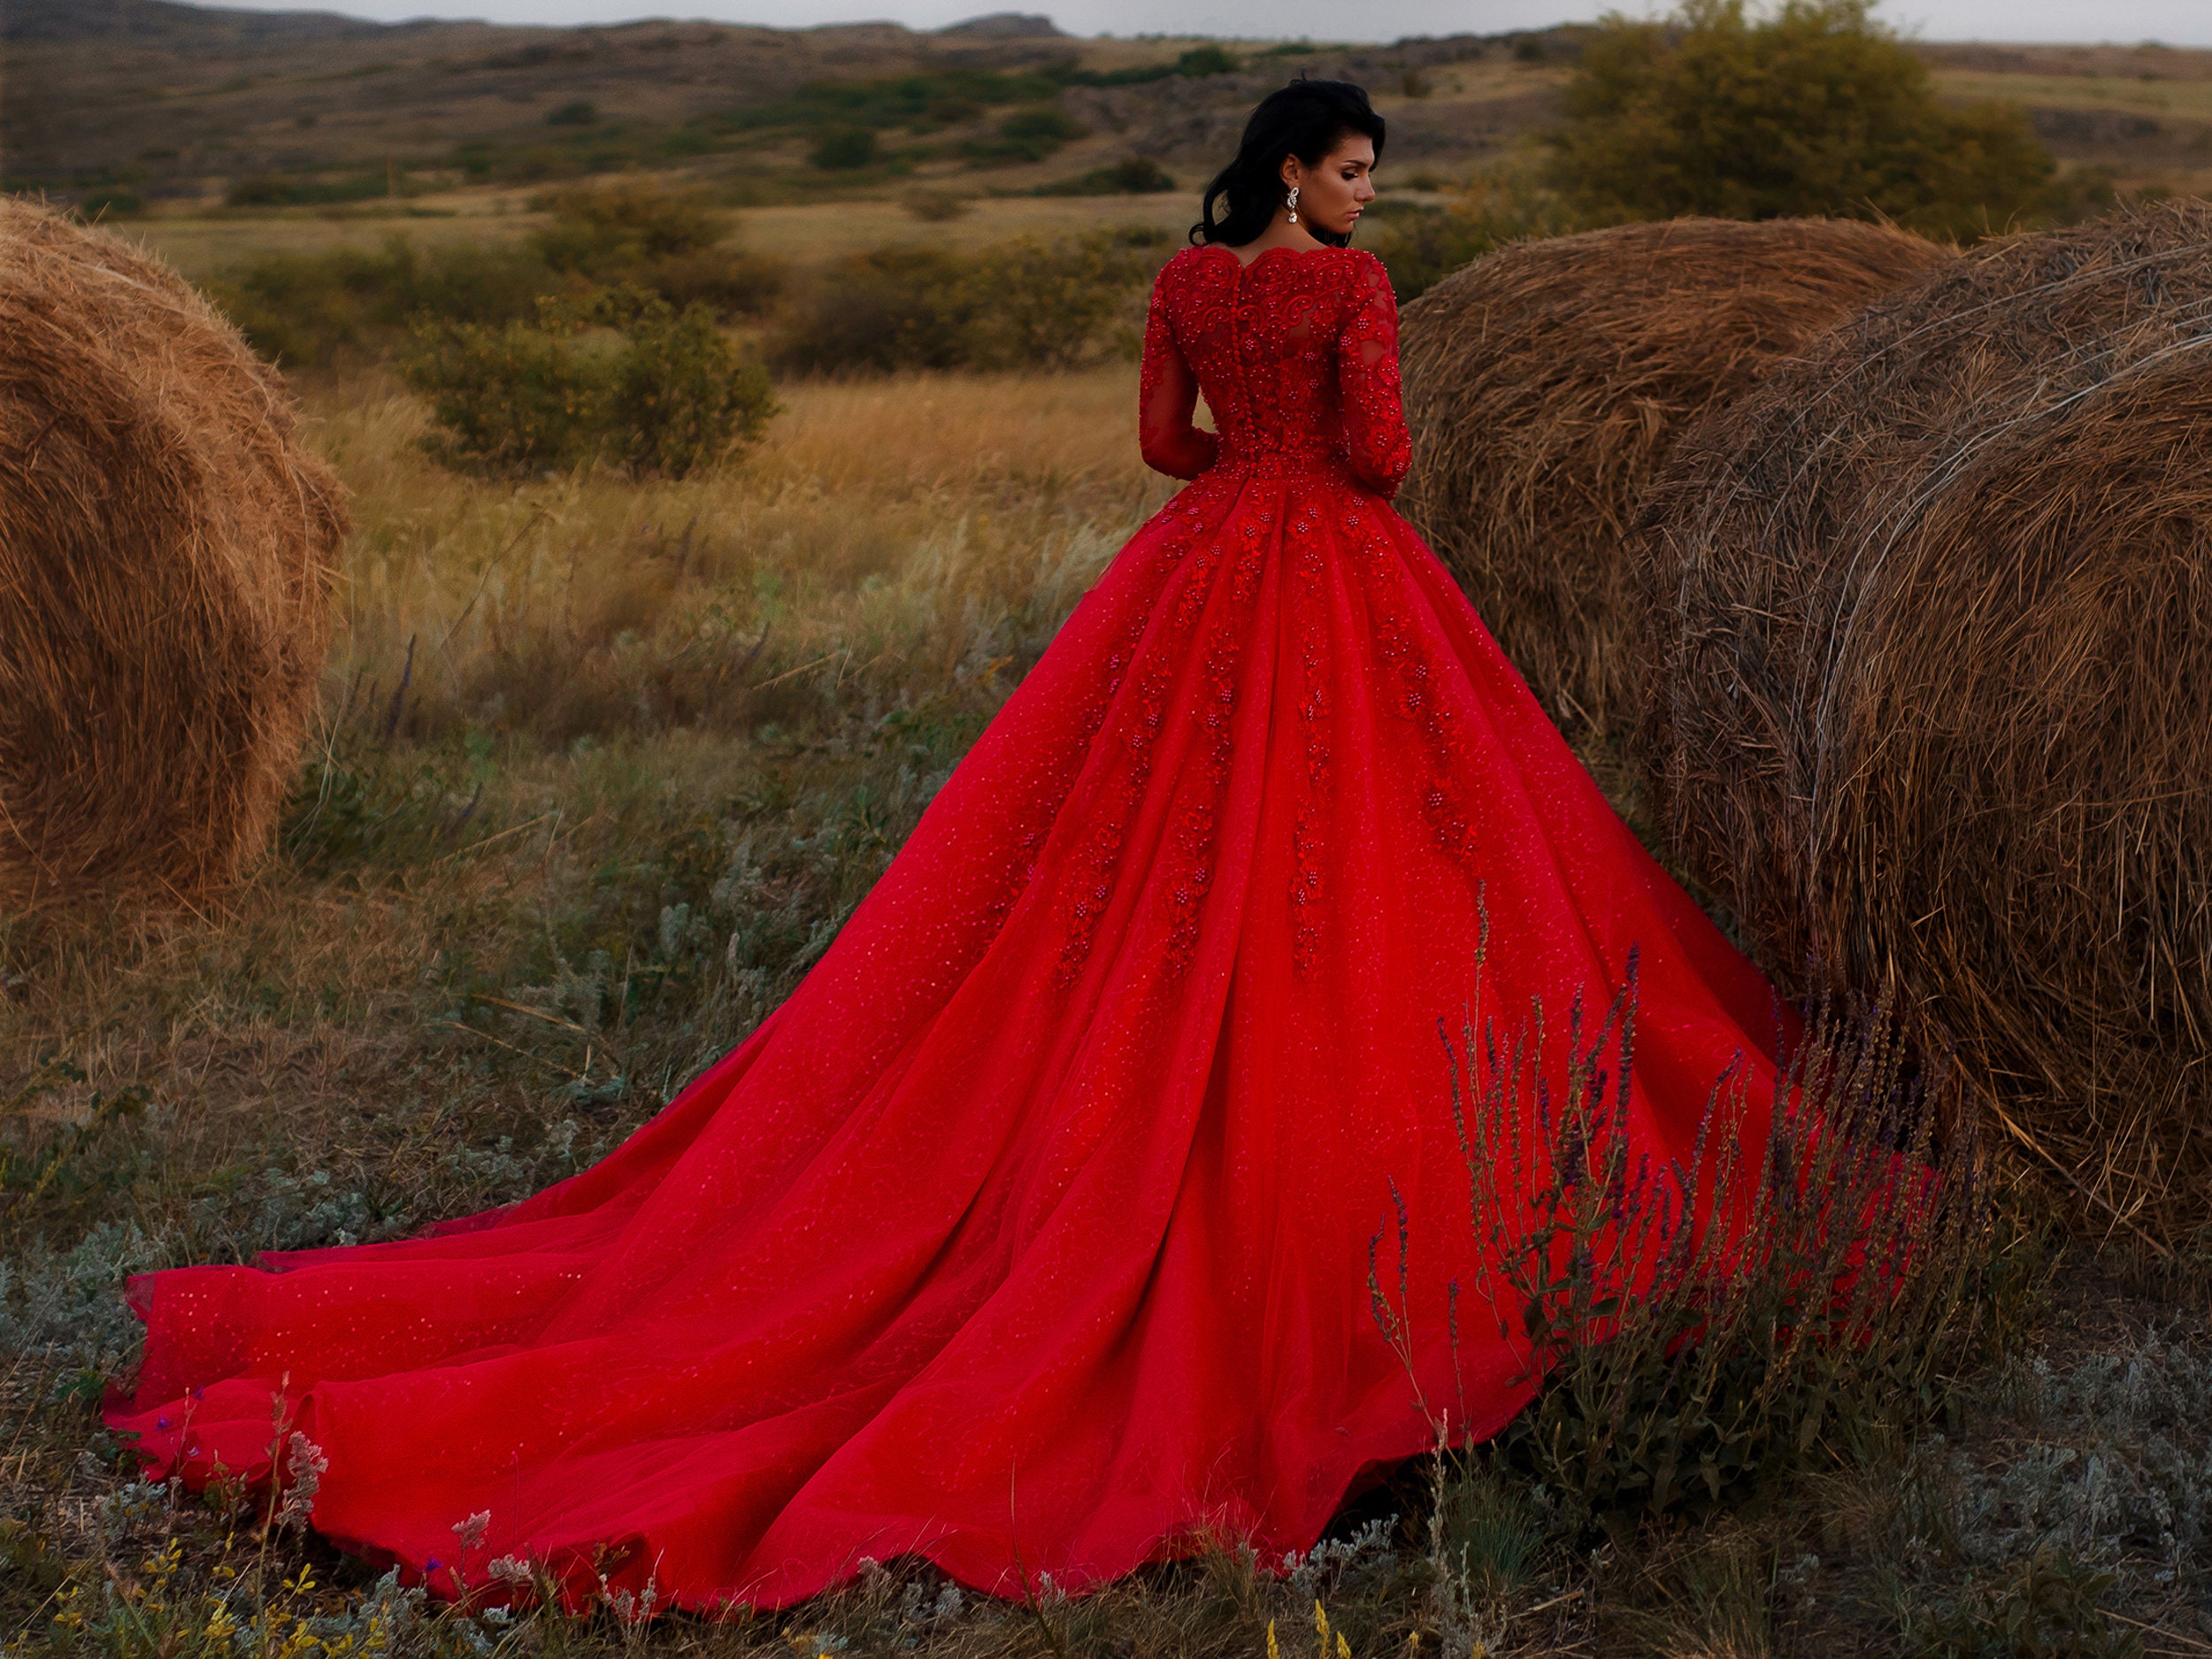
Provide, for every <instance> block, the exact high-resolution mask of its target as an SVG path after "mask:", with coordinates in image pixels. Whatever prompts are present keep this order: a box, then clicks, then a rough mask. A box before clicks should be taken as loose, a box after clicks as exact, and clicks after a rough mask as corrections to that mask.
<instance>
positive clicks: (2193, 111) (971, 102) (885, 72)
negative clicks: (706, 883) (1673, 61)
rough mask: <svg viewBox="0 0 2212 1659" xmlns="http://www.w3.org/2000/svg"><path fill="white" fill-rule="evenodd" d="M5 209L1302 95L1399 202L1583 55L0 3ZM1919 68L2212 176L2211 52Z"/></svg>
mask: <svg viewBox="0 0 2212 1659" xmlns="http://www.w3.org/2000/svg"><path fill="white" fill-rule="evenodd" d="M0 16H4V31H5V39H6V42H7V64H6V73H5V74H4V75H0V185H4V186H5V187H6V188H18V189H22V188H29V189H45V190H53V191H56V192H58V193H61V194H63V195H65V196H67V195H80V196H81V195H85V194H91V193H97V192H101V191H110V192H113V191H123V192H127V193H128V194H129V195H131V196H136V197H138V198H139V199H140V200H141V201H142V202H146V203H158V202H160V201H163V200H165V199H175V200H194V201H207V200H211V199H219V198H221V197H222V196H224V195H225V194H226V193H235V194H238V197H239V199H240V200H242V201H250V202H258V203H264V204H283V203H295V204H332V205H340V204H344V203H346V202H349V201H352V200H357V199H364V198H365V197H368V196H384V195H386V194H387V193H388V192H391V191H396V192H397V193H398V194H401V195H405V194H408V193H410V192H421V191H427V190H432V189H435V188H445V187H449V186H451V185H456V184H460V183H464V182H470V181H477V182H493V183H509V184H517V183H520V184H529V183H534V181H537V180H553V179H561V178H567V177H574V176H578V175H580V174H584V173H606V172H611V171H618V170H622V169H626V168H654V169H660V168H671V167H675V168H684V169H687V170H690V171H693V172H695V173H698V174H699V175H701V176H702V178H703V180H706V181H708V182H711V183H713V184H715V185H716V187H717V188H718V190H719V191H720V192H721V193H722V194H724V195H725V196H726V199H728V200H732V201H737V200H767V199H780V198H795V197H797V196H809V197H817V198H818V197H819V196H822V195H823V194H825V193H828V192H838V191H842V192H847V193H850V192H853V191H863V192H864V191H869V190H874V191H878V192H880V191H881V190H882V189H883V188H886V187H887V186H889V185H890V184H892V183H893V182H894V181H895V180H899V179H902V178H905V177H907V176H909V175H912V176H916V177H923V178H931V177H935V178H945V177H955V178H956V179H960V180H967V179H969V178H970V177H971V175H973V180H972V182H973V184H974V186H976V187H977V188H983V187H991V188H1010V189H1022V188H1029V187H1031V186H1032V185H1035V184H1038V183H1041V182H1047V181H1048V180H1050V179H1051V178H1053V177H1058V176H1065V175H1068V174H1071V173H1081V172H1084V171H1087V170H1096V169H1101V168H1105V167H1109V166H1111V165H1115V164H1118V163H1120V162H1122V161H1125V160H1127V159H1130V158H1133V157H1135V158H1143V159H1146V160H1149V161H1152V162H1155V163H1157V164H1164V165H1166V166H1167V167H1168V168H1169V169H1170V171H1171V173H1174V174H1175V175H1176V176H1178V177H1180V178H1186V179H1187V178H1190V177H1191V176H1193V175H1194V174H1196V173H1201V172H1202V171H1204V170H1206V169H1209V168H1210V167H1212V166H1214V165H1218V164H1219V161H1220V160H1221V158H1222V157H1224V156H1225V154H1226V152H1227V150H1228V147H1229V146H1230V145H1231V144H1233V142H1234V141H1235V137H1236V134H1237V131H1238V129H1239V127H1240V126H1241V125H1242V122H1243V119H1244V116H1245V113H1246V111H1248V110H1249V109H1250V108H1251V105H1252V104H1253V102H1254V101H1255V100H1256V99H1257V98H1258V97H1260V96H1263V94H1264V93H1265V92H1267V91H1268V90H1269V89H1271V88H1273V87H1277V86H1279V85H1281V84H1282V82H1283V81H1284V80H1285V79H1286V78H1287V77H1288V76H1289V75H1290V74H1292V73H1311V74H1317V75H1333V76H1342V77H1346V78H1348V79H1351V80H1355V81H1359V82H1361V83H1362V84H1363V85H1364V86H1366V87H1367V88H1369V89H1370V90H1371V92H1372V93H1374V95H1375V96H1376V99H1377V103H1378V106H1379V107H1380V108H1381V109H1382V110H1383V111H1385V113H1386V115H1387V116H1388V118H1389V120H1390V124H1391V130H1390V144H1389V154H1388V161H1389V165H1391V167H1392V169H1393V173H1394V176H1395V177H1400V178H1402V177H1406V176H1408V175H1409V173H1417V172H1419V171H1420V170H1421V169H1422V168H1423V167H1425V166H1426V165H1428V164H1429V163H1430V162H1431V161H1432V160H1434V161H1440V162H1444V163H1447V164H1455V163H1459V162H1463V161H1472V160H1475V159H1479V158H1480V157H1485V156H1490V155H1495V154H1497V153H1499V152H1500V151H1501V150H1504V149H1505V148H1507V147H1509V146H1510V145H1512V144H1514V143H1516V142H1518V141H1519V140H1520V139H1521V138H1523V137H1524V136H1525V135H1526V134H1528V133H1529V132H1530V131H1531V129H1532V128H1534V127H1539V126H1541V125H1542V124H1544V123H1545V122H1547V121H1549V120H1551V119H1554V118H1555V114H1556V111H1557V97H1558V92H1559V88H1560V87H1561V86H1562V85H1563V82H1564V81H1565V79H1566V78H1567V76H1568V74H1569V73H1570V72H1571V68H1572V65H1573V64H1574V62H1575V61H1576V59H1577V58H1578V54H1579V50H1580V42H1581V39H1582V35H1583V34H1584V32H1585V31H1584V30H1582V29H1581V28H1578V27H1559V28H1554V29H1548V30H1541V31H1535V32H1521V33H1517V34H1511V35H1492V36H1478V35H1450V36H1446V37H1442V38H1438V39H1429V38H1420V39H1408V40H1402V41H1399V42H1395V43H1394V44H1392V45H1388V46H1325V45H1323V46H1314V45H1307V44H1302V43H1276V44H1269V43H1267V42H1211V41H1207V40H1204V39H1203V38H1202V37H1196V36H1193V37H1187V38H1184V39H1180V40H1167V39H1160V38H1151V39H1146V40H1090V39H1078V38H1073V37H1071V36H1068V35H1063V34H1061V33H1060V32H1059V30H1058V29H1057V28H1056V27H1055V26H1054V24H1053V22H1052V20H1051V19H1050V18H1049V17H1048V16H1045V15H1043V14H1041V13H1035V12H992V13H988V14H986V15H983V16H979V17H975V18H971V19H968V20H966V21H965V22H963V23H957V24H955V25H953V26H952V27H949V28H944V29H937V30H928V31H924V30H914V29H909V28H906V27H902V26H901V25H898V24H895V23H859V24H846V25H836V26H830V27H820V28H805V29H775V28H764V27H748V26H742V25H726V24H716V23H705V22H671V21H667V20H652V21H644V22H637V23H628V24H622V25H618V26H613V27H583V28H554V27H501V26H495V25H492V24H488V23H483V22H442V21H434V20H418V21H415V22H410V23H398V24H378V23H371V22H364V21H361V20H358V19H350V18H345V17H341V16H337V15H335V14H333V13H330V12H304V11H303V12H238V11H222V10H215V9H208V8H199V7H194V6H188V5H181V4H173V0H0ZM1916 50H1919V51H1920V52H1921V53H1922V55H1923V56H1924V58H1926V59H1927V61H1928V63H1929V65H1930V66H1931V67H1932V69H1933V70H1934V72H1935V74H1936V81H1937V86H1938V88H1939V90H1940V91H1942V92H1944V93H1945V94H1947V95H1949V96H1956V97H1960V98H1974V99H1978V98H2001V99H2008V100H2011V101H2013V102H2016V103H2018V104H2022V105H2023V106H2024V107H2025V108H2026V109H2027V110H2028V111H2029V113H2030V115H2031V117H2032V120H2033V122H2034V126H2035V128H2036V131H2037V133H2038V134H2039V135H2040V136H2041V137H2042V138H2043V140H2044V141H2045V142H2047V144H2049V145H2050V147H2051V149H2052V150H2053V151H2054V152H2055V153H2056V154H2057V155H2058V156H2059V157H2061V158H2062V160H2065V161H2067V162H2070V163H2073V164H2077V165H2085V166H2094V167H2101V168H2104V169H2107V170H2108V171H2109V172H2111V173H2113V175H2114V176H2115V177H2116V178H2118V179H2122V180H2137V181H2139V182H2148V183H2152V184H2167V185H2170V186H2171V187H2172V188H2189V189H2201V188H2204V184H2203V183H2202V182H2201V181H2202V180H2205V179H2207V178H2212V51H2192V50H2173V49H2169V48H2162V47H2151V46H2144V47H2114V46H2098V47H2039V46H2027V47H2012V46H2006V47H1993V46H1983V45H1973V44H1946V43H1921V44H1919V45H1918V46H1917V47H1916ZM837 127H845V128H847V129H862V130H858V131H853V130H849V131H848V132H847V134H846V137H847V138H848V139H849V140H851V141H852V142H855V143H857V144H858V146H859V148H858V149H857V150H853V151H852V152H851V153H852V155H853V156H854V157H857V158H858V159H857V160H856V161H855V162H853V163H851V164H850V165H848V166H847V167H846V169H845V170H839V168H838V167H837V166H835V165H829V164H824V163H821V162H819V160H818V157H819V156H820V155H821V154H824V153H826V152H823V151H821V149H820V146H821V145H822V144H823V142H825V140H826V135H827V134H830V133H831V132H832V130H833V129H834V128H837ZM242 186H250V187H251V188H250V189H244V190H242Z"/></svg>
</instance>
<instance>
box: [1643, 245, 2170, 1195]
mask: <svg viewBox="0 0 2212 1659" xmlns="http://www.w3.org/2000/svg"><path fill="white" fill-rule="evenodd" d="M1647 531H1648V534H1647V541H1646V546H1647V549H1648V550H1649V557H1650V561H1651V564H1650V571H1651V575H1652V580H1653V584H1654V598H1653V607H1652V614H1653V617H1654V620H1655V624H1656V626H1658V627H1659V629H1660V631H1661V634H1662V636H1663V637H1662V639H1661V641H1660V642H1659V643H1660V649H1661V660H1662V663H1663V668H1662V670H1661V672H1660V676H1659V678H1658V680H1657V684H1658V685H1659V686H1660V687H1662V688H1663V692H1662V695H1656V696H1655V698H1654V699H1653V703H1652V705H1651V708H1650V709H1649V710H1648V714H1647V720H1646V723H1645V726H1644V728H1643V732H1642V735H1641V748H1642V751H1643V756H1644V759H1645V761H1646V765H1647V772H1648V774H1649V775H1650V776H1651V777H1652V778H1653V780H1654V781H1655V784H1656V786H1657V789H1658V794H1659V795H1660V797H1661V804H1662V810H1663V814H1664V818H1665V822H1666V826H1667V829H1668V833H1669V834H1670V836H1671V841H1672V843H1673V846H1674V849H1675V850H1676V852H1677V853H1678V855H1679V856H1682V857H1683V858H1684V859H1685V861H1686V863H1687V864H1688V865H1689V866H1690V868H1691V869H1692V870H1693V871H1694V872H1696V873H1698V874H1699V875H1701V877H1702V878H1704V879H1706V880H1708V881H1709V882H1711V883H1712V884H1713V885H1714V886H1715V887H1716V888H1717V890H1718V891H1719V892H1720V893H1722V894H1723V895H1725V897H1726V898H1727V899H1728V901H1729V902H1731V903H1732V905H1733V906H1734V907H1735V909H1736V910H1737V911H1738V913H1739V914H1740V917H1741V918H1742V919H1743V921H1744V923H1745V924H1746V926H1747V932H1748V933H1749V935H1750V936H1751V937H1752V938H1753V939H1754V940H1755V941H1756V944H1757V947H1758V949H1760V951H1761V954H1762V955H1763V956H1764V958H1765V960H1766V961H1767V962H1768V964H1770V966H1773V967H1775V968H1777V969H1778V970H1780V971H1782V972H1786V973H1787V972H1793V971H1795V972H1802V971H1805V970H1808V969H1809V970H1812V971H1814V972H1816V973H1819V974H1822V975H1825V974H1828V973H1831V972H1832V973H1834V974H1836V975H1839V976H1840V977H1841V978H1842V979H1846V980H1847V981H1849V982H1850V983H1852V984H1854V985H1856V986H1859V987H1894V988H1895V990H1896V992H1897V993H1898V994H1899V995H1901V999H1902V1000H1903V1002H1904V1004H1905V1006H1906V1007H1907V1008H1908V1009H1909V1010H1916V1013H1917V1016H1918V1017H1919V1018H1920V1020H1921V1021H1922V1026H1923V1032H1924V1035H1926V1036H1928V1037H1931V1038H1934V1039H1937V1040H1939V1041H1955V1043H1956V1044H1957V1045H1958V1047H1959V1049H1960V1050H1961V1052H1962V1056H1963V1057H1964V1058H1965V1059H1966V1060H1967V1061H1968V1062H1969V1065H1968V1067H1967V1071H1968V1074H1969V1075H1970V1076H1973V1077H1978V1079H1981V1081H1982V1082H1983V1084H1984V1085H1985V1093H1986V1094H1987V1097H1988V1099H1989V1100H1990V1102H1992V1104H1993V1106H1994V1107H1995V1108H1996V1109H1997V1110H1999V1111H2000V1112H2001V1114H2002V1115H2003V1118H2004V1119H2005V1121H2006V1122H2007V1123H2008V1125H2010V1126H2011V1128H2012V1129H2013V1131H2014V1133H2016V1135H2017V1136H2018V1137H2019V1138H2020V1139H2021V1140H2022V1141H2024V1142H2026V1143H2028V1144H2029V1145H2031V1146H2032V1148H2034V1149H2035V1151H2036V1152H2037V1154H2038V1155H2039V1156H2041V1157H2043V1158H2044V1159H2046V1160H2047V1162H2048V1163H2049V1164H2052V1165H2054V1166H2055V1167H2057V1168H2058V1169H2060V1170H2062V1171H2063V1172H2064V1175H2065V1179H2067V1180H2068V1181H2069V1182H2070V1183H2071V1184H2072V1185H2073V1186H2074V1187H2076V1188H2077V1189H2078V1192H2079V1193H2080V1194H2083V1195H2084V1196H2085V1198H2086V1199H2088V1200H2089V1201H2090V1202H2092V1203H2093V1205H2095V1206H2097V1207H2098V1208H2099V1209H2101V1210H2104V1211H2106V1212H2108V1214H2109V1215H2115V1216H2117V1217H2123V1218H2125V1219H2127V1220H2128V1221H2129V1222H2131V1224H2132V1225H2138V1226H2139V1227H2142V1228H2145V1229H2147V1230H2149V1231H2151V1232H2154V1233H2157V1232H2160V1231H2170V1230H2171V1229H2172V1228H2174V1227H2176V1226H2177V1225H2182V1224H2184V1223H2185V1221H2187V1220H2189V1219H2190V1218H2192V1217H2197V1218H2200V1217H2202V1215H2203V1213H2204V1208H2205V1202H2206V1200H2207V1198H2208V1196H2212V1183H2208V1179H2207V1177H2208V1172H2212V1156H2208V1154H2212V1123H2208V1120H2207V1118H2206V1117H2205V1108H2206V1106H2207V1104H2208V1101H2212V1091H2208V1088H2207V1083H2208V1073H2207V1069H2206V1063H2207V1059H2208V1053H2212V207H2208V206H2207V205H2205V204H2201V203H2198V204H2187V205H2182V204H2174V205H2170V206H2166V207H2162V208H2158V209H2155V210H2152V211H2140V212H2132V213H2126V214H2122V215H2118V216H2116V217H2114V218H2111V219H2105V220H2101V221H2099V222H2097V223H2094V224H2092V225H2087V226H2084V227H2078V228H2075V229H2070V230H2065V231H2061V232H2055V233H2051V234H2040V235H2028V236H2020V237H2015V238H2010V239H2007V240H2004V241H2001V242H1993V243H1990V244H1987V245H1985V247H1983V248H1980V249H1978V250H1975V251H1974V252H1972V253H1971V254H1970V255H1968V256H1966V257H1963V258H1962V259H1960V260H1958V261H1957V262H1955V264H1953V265H1949V266H1947V268H1945V269H1943V270H1940V271H1939V272H1936V273H1933V274H1932V275H1931V276H1930V277H1929V278H1928V279H1926V280H1924V281H1923V282H1922V283H1920V284H1918V285H1916V287H1914V288H1910V289H1909V290H1905V291H1903V292H1901V293H1899V294H1897V295H1895V296H1891V297H1889V298H1887V299H1886V300H1883V301H1881V302H1879V303H1876V304H1875V305H1873V306H1871V307H1870V308H1869V309H1867V310H1866V311H1862V312H1861V313H1860V314H1859V315H1858V316H1856V317H1855V318H1854V319H1851V320H1850V321H1848V322H1847V323H1846V324H1845V325H1843V326H1840V327H1839V328H1838V329H1836V330H1835V331H1833V332H1832V333H1830V334H1827V335H1826V336H1824V338H1823V339H1821V340H1820V341H1818V342H1815V343H1814V344H1813V345H1812V346H1811V347H1809V349H1808V350H1807V351H1806V353H1805V354H1804V356H1803V357H1802V358H1801V360H1799V361H1796V362H1793V363H1792V364H1790V365H1787V366H1786V367H1784V368H1782V369H1780V370H1778V371H1777V372H1776V373H1774V374H1772V375H1771V376H1770V377H1769V378H1768V379H1767V380H1765V381H1764V382H1763V384H1762V385H1761V386H1760V387H1759V388H1757V389H1756V390H1755V392H1753V393H1752V394H1751V395H1750V396H1747V397H1746V398H1745V399H1743V400H1742V401H1741V402H1740V403H1735V404H1733V405H1732V406H1731V407H1729V408H1728V409H1727V410H1725V411H1721V412H1720V413H1719V414H1717V415H1716V416H1715V417H1714V418H1713V419H1710V420H1709V421H1708V422H1707V423H1705V424H1703V425H1701V426H1699V427H1697V428H1696V429H1694V430H1693V431H1691V432H1689V433H1686V434H1685V435H1684V436H1683V438H1682V440H1681V441H1680V442H1679V443H1678V446H1677V449H1676V452H1675V455H1674V457H1673V459H1672V461H1671V465H1670V466H1669V468H1668V471H1667V472H1666V474H1665V475H1664V476H1663V478H1662V479H1660V480H1658V481H1657V482H1656V483H1655V486H1654V489H1653V493H1652V497H1651V502H1650V508H1649V513H1648V518H1647Z"/></svg>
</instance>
